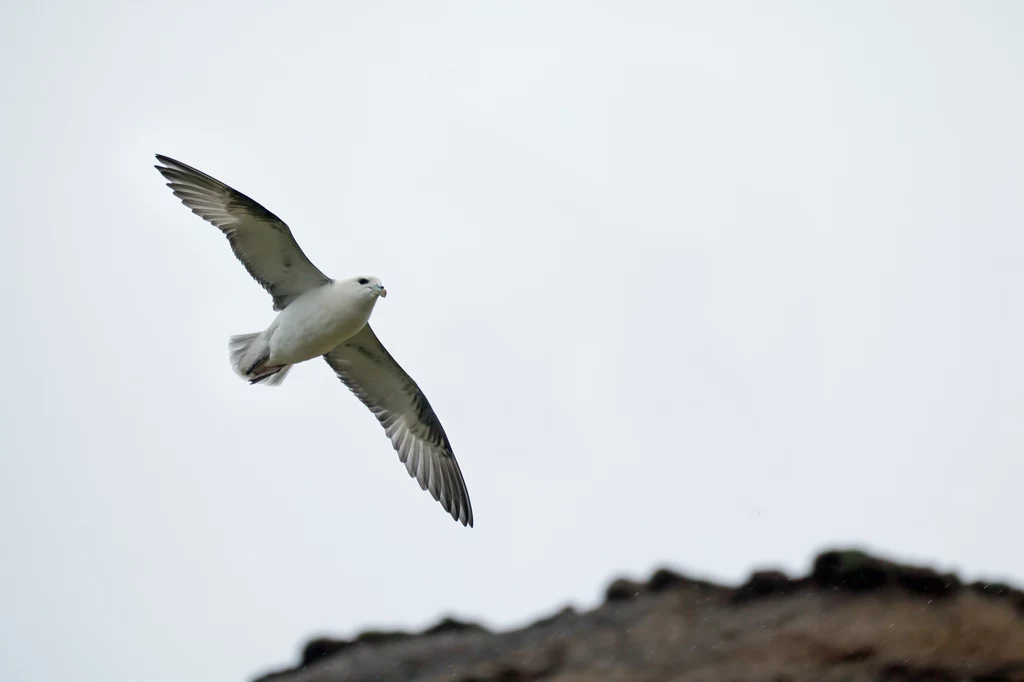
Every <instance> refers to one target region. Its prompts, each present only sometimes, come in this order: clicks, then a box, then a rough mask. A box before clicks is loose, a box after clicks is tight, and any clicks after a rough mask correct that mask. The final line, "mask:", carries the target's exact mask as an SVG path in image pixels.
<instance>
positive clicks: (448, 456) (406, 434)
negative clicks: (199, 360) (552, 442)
mask: <svg viewBox="0 0 1024 682" xmlns="http://www.w3.org/2000/svg"><path fill="white" fill-rule="evenodd" d="M156 158H157V160H158V161H159V162H160V163H161V164H162V165H158V166H156V169H157V170H158V171H160V173H161V174H162V175H163V176H164V178H166V179H167V180H168V182H167V186H168V187H170V188H171V190H172V191H173V192H174V196H176V197H178V198H179V199H181V201H182V203H183V204H185V206H187V207H188V208H190V209H192V212H193V213H195V214H196V215H198V216H200V217H201V218H203V219H204V220H206V221H208V222H210V223H212V224H213V225H215V226H216V227H217V228H219V229H220V231H221V232H223V233H224V235H225V236H226V237H227V238H228V242H229V243H230V244H231V249H232V250H233V251H234V253H235V257H237V258H238V260H239V261H241V263H242V265H244V266H245V269H246V270H248V271H249V274H250V275H252V277H253V279H255V280H256V281H257V282H259V283H260V284H261V285H262V286H263V288H264V289H266V290H267V292H268V293H269V294H270V295H271V296H272V297H273V299H274V310H275V311H278V314H277V317H275V318H274V321H273V322H271V323H270V326H269V327H267V328H266V329H264V330H263V331H261V332H256V333H253V334H241V335H238V336H232V337H231V339H230V341H229V343H228V349H229V357H230V360H231V366H232V367H233V368H234V370H235V372H236V373H238V375H239V376H241V377H242V378H244V379H247V380H248V381H249V383H251V384H256V383H262V384H265V385H267V386H277V385H279V384H280V383H281V382H282V381H284V378H285V376H287V374H288V370H289V369H291V367H292V366H293V365H296V364H298V363H300V362H305V361H306V360H310V359H312V358H315V357H318V356H323V358H324V359H325V360H326V361H327V364H328V365H329V366H330V367H331V369H332V370H334V373H335V374H336V375H337V376H338V378H339V379H340V380H341V382H342V383H343V384H345V386H347V387H348V388H349V390H351V391H352V392H353V393H354V394H355V395H356V397H357V398H359V400H360V401H362V403H363V404H364V405H366V407H368V408H369V409H370V412H372V413H373V415H374V416H375V417H377V420H378V421H380V423H381V425H382V426H383V427H384V431H385V433H386V434H387V435H388V437H389V438H390V439H391V444H392V446H394V448H395V451H396V452H398V456H399V458H400V459H401V460H402V462H404V463H405V468H406V469H407V470H408V472H409V475H410V476H414V477H415V478H416V480H417V481H418V482H419V484H420V487H421V488H422V489H423V490H429V491H430V494H431V495H432V496H433V498H434V499H435V500H437V501H438V502H440V503H441V506H442V507H444V509H445V510H446V511H447V512H448V513H449V514H451V516H452V518H453V519H455V520H456V521H459V522H461V523H462V525H464V526H467V525H468V526H472V525H473V508H472V506H471V505H470V502H469V493H468V491H467V490H466V482H465V481H464V480H463V478H462V472H461V471H460V469H459V464H458V462H456V461H455V454H454V453H453V452H452V446H451V443H449V442H448V436H447V435H446V434H445V432H444V428H443V427H442V426H441V422H440V421H439V420H438V418H437V415H436V414H434V410H433V408H431V407H430V403H429V402H428V401H427V397H426V396H425V395H423V391H421V390H420V388H419V386H417V385H416V382H415V381H413V380H412V378H411V377H410V376H409V375H408V374H406V373H405V371H404V370H403V369H402V368H401V367H400V366H399V365H398V363H397V362H395V359H394V358H393V357H391V354H390V353H388V351H387V350H386V349H385V348H384V346H383V345H382V344H381V342H380V341H379V340H378V339H377V336H376V334H374V333H373V330H372V329H371V328H370V325H369V319H370V314H371V313H372V312H373V307H374V304H375V303H376V302H377V299H378V298H383V297H384V296H387V290H386V289H385V288H384V285H383V284H381V281H380V280H379V279H377V278H376V277H370V276H361V277H351V278H349V279H342V280H333V279H331V278H329V277H327V276H326V275H324V274H323V273H322V272H320V270H319V269H317V267H316V266H315V265H313V264H312V263H311V262H310V261H309V259H308V258H306V255H305V254H304V253H303V252H302V249H300V248H299V245H298V243H297V242H296V241H295V238H294V237H293V236H292V233H291V230H290V229H289V228H288V226H287V225H286V224H285V223H284V221H283V220H281V219H280V218H278V217H277V216H275V215H274V214H273V213H271V212H270V211H268V210H267V209H265V208H263V206H260V205H259V204H258V203H256V202H255V201H253V200H252V199H250V198H249V197H247V196H245V195H244V194H242V193H241V192H238V191H236V190H234V189H232V188H231V187H228V186H227V185H225V184H224V183H222V182H220V181H219V180H216V179H215V178H213V177H211V176H209V175H207V174H206V173H203V172H202V171H199V170H196V169H195V168H192V167H191V166H188V165H186V164H184V163H181V162H180V161H175V160H174V159H171V158H168V157H166V156H163V155H160V154H157V155H156Z"/></svg>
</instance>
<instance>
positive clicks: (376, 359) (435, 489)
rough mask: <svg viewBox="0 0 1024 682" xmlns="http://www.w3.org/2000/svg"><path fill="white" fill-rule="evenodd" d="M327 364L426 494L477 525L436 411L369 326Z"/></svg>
mask: <svg viewBox="0 0 1024 682" xmlns="http://www.w3.org/2000/svg"><path fill="white" fill-rule="evenodd" d="M324 359H325V360H327V364H328V365H330V366H331V369H333V370H334V373H335V374H337V375H338V378H339V379H341V382H342V383H343V384H345V385H346V386H348V388H349V390H351V391H352V392H353V393H354V394H355V395H356V397H357V398H359V400H361V401H362V403H363V404H364V405H366V406H367V407H368V408H370V412H372V413H373V414H374V416H375V417H377V420H378V421H380V423H381V426H383V427H384V431H385V433H387V435H388V437H389V438H390V439H391V444H392V445H393V446H394V448H395V451H396V452H398V457H399V459H401V460H402V462H404V463H405V468H406V469H407V470H408V471H409V475H410V476H415V477H416V480H417V481H419V484H420V487H421V488H422V489H423V490H429V491H430V494H431V495H432V496H433V498H434V499H435V500H437V501H438V502H440V503H441V506H442V507H444V508H445V511H447V512H448V513H449V514H451V516H452V518H453V519H455V520H456V521H460V522H462V525H464V526H466V525H468V526H472V525H473V508H472V506H471V505H470V503H469V492H468V491H467V490H466V482H465V481H464V480H463V479H462V471H460V470H459V463H458V462H456V461H455V454H454V453H453V452H452V446H451V444H450V443H449V442H448V436H447V435H445V432H444V428H442V426H441V422H440V421H439V420H438V418H437V415H436V414H434V410H433V408H431V407H430V403H429V402H428V401H427V397H426V396H425V395H423V391H421V390H420V387H419V386H417V385H416V382H415V381H413V380H412V377H410V376H409V375H408V374H406V373H405V371H404V370H403V369H402V368H401V367H400V366H399V365H398V363H397V362H395V359H394V358H393V357H391V354H390V353H388V351H387V349H386V348H384V346H383V345H382V344H381V342H380V341H379V340H378V339H377V335H376V334H374V333H373V330H372V329H370V325H366V326H365V327H363V329H362V331H360V332H359V333H358V334H356V335H355V336H354V337H352V338H351V339H349V340H348V341H345V342H344V343H342V344H340V345H339V346H338V347H336V348H335V349H334V350H332V351H331V352H329V353H327V354H326V355H324Z"/></svg>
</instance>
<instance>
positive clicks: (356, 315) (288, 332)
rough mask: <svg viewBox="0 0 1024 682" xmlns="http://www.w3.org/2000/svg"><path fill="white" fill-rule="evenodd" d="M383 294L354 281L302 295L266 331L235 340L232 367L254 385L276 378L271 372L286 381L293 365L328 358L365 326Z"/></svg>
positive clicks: (369, 282) (376, 284)
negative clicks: (326, 356)
mask: <svg viewBox="0 0 1024 682" xmlns="http://www.w3.org/2000/svg"><path fill="white" fill-rule="evenodd" d="M360 281H363V282H366V284H360V283H359V282H360ZM381 289H383V287H381V286H380V281H379V280H377V278H375V277H352V278H350V279H345V280H340V281H333V280H332V281H330V282H328V283H326V284H321V285H320V286H318V287H315V288H313V289H310V290H308V291H305V292H303V293H302V294H300V295H299V296H298V297H297V298H296V299H295V300H294V301H292V302H291V303H289V304H288V307H287V308H285V309H284V310H282V311H281V312H279V313H278V314H277V317H275V318H274V321H273V322H271V323H270V326H269V327H267V328H266V329H265V330H263V331H262V332H260V333H258V334H255V335H253V334H242V335H239V336H233V337H232V338H231V341H230V342H229V349H230V351H231V365H232V367H233V368H234V369H235V371H236V372H237V373H238V374H239V375H240V376H242V377H243V378H245V379H249V380H250V381H252V382H253V383H256V382H258V381H261V379H260V377H264V379H267V378H269V376H272V375H267V374H266V373H265V372H266V370H267V369H274V370H275V372H274V373H275V374H277V373H278V372H280V373H281V380H282V381H283V379H284V373H285V372H286V371H287V369H288V368H289V367H290V366H291V365H297V364H299V363H300V362H305V361H306V360H312V359H313V358H317V357H320V356H321V355H324V354H326V353H329V352H330V351H331V350H333V349H334V348H336V347H337V346H338V345H339V344H341V343H342V342H344V341H347V340H349V339H351V338H352V337H353V336H355V335H356V334H357V333H358V332H359V331H360V330H361V329H362V328H363V327H364V326H366V323H367V322H369V321H370V315H371V313H373V306H374V304H375V303H376V302H377V298H378V297H379V295H380V294H379V293H378V291H379V290H381ZM278 383H280V381H277V382H272V383H271V385H276V384H278Z"/></svg>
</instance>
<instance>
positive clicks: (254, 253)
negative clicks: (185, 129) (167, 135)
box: [156, 154, 330, 310]
mask: <svg viewBox="0 0 1024 682" xmlns="http://www.w3.org/2000/svg"><path fill="white" fill-rule="evenodd" d="M156 158H157V160H158V161H159V162H160V163H161V164H163V165H162V166H156V169H157V170H158V171H160V173H161V174H162V175H163V176H164V178H166V179H167V181H168V182H167V186H168V187H170V188H171V190H172V191H173V192H174V196H176V197H178V198H179V199H181V202H182V203H183V204H185V205H186V206H187V207H189V208H190V209H192V212H193V213H195V214H196V215H198V216H200V217H201V218H203V219H204V220H206V221H207V222H209V223H211V224H213V225H215V226H216V227H217V228H218V229H220V231H221V232H223V233H224V235H225V236H226V237H227V238H228V242H229V243H230V244H231V250H232V251H234V252H235V257H236V258H238V260H239V261H240V262H241V263H242V265H244V266H245V269H246V270H247V271H248V272H249V274H250V275H252V277H253V279H255V280H256V281H257V282H259V283H260V284H261V285H262V286H263V288H264V289H266V290H267V292H268V293H269V294H270V295H271V296H273V297H274V310H283V309H284V308H285V306H287V305H288V304H289V303H290V302H291V301H292V300H294V299H295V297H296V296H298V295H299V294H301V293H302V292H304V291H308V290H309V289H313V288H315V287H318V286H320V285H322V284H325V283H327V282H329V281H330V278H328V277H327V276H326V275H325V274H324V273H322V272H320V270H318V269H317V267H316V266H315V265H313V264H312V263H311V262H310V261H309V259H308V258H307V257H306V254H304V253H303V252H302V249H300V248H299V245H298V243H297V242H296V241H295V237H293V236H292V231H291V230H290V229H288V226H287V225H286V224H285V223H284V221H283V220H281V219H280V218H278V217H277V216H276V215H274V214H273V213H271V212H270V211H268V210H267V209H265V208H263V206H260V205H259V204H258V203H256V202H255V201H253V200H252V199H250V198H249V197H247V196H245V195H244V194H242V193H241V192H239V191H237V190H234V189H232V188H230V187H228V186H227V185H225V184H224V183H223V182H221V181H220V180H217V179H216V178H213V177H211V176H209V175H207V174H206V173H204V172H202V171H200V170H196V169H195V168H192V167H191V166H189V165H187V164H184V163H181V162H180V161H175V160H174V159H172V158H169V157H166V156H163V155H161V154H157V155H156Z"/></svg>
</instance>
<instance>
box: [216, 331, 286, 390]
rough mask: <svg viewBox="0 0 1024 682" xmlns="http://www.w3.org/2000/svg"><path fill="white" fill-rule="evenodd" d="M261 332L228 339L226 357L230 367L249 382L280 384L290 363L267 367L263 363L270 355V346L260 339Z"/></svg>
mask: <svg viewBox="0 0 1024 682" xmlns="http://www.w3.org/2000/svg"><path fill="white" fill-rule="evenodd" d="M262 335H263V332H256V333H255V334H238V335H236V336H232V337H231V338H230V339H229V340H228V357H229V358H230V360H231V369H233V370H235V374H237V375H238V376H240V377H242V378H243V379H245V380H246V381H248V382H249V383H250V384H263V385H264V386H280V385H281V382H282V381H284V378H285V377H286V376H288V370H290V369H291V368H292V366H291V365H280V366H277V367H267V366H265V365H264V363H265V362H266V361H267V359H268V358H269V357H270V348H269V347H268V345H267V343H266V342H264V341H261V339H262Z"/></svg>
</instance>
